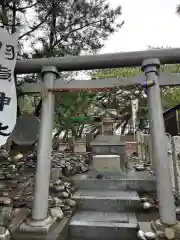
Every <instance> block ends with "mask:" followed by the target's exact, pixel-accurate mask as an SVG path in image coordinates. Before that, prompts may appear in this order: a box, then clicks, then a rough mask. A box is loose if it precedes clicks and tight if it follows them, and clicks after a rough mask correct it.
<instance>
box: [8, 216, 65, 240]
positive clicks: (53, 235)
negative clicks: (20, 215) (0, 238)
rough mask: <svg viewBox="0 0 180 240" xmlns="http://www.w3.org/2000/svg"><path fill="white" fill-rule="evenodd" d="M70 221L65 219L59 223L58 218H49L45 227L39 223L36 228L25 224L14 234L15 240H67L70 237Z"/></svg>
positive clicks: (45, 222)
mask: <svg viewBox="0 0 180 240" xmlns="http://www.w3.org/2000/svg"><path fill="white" fill-rule="evenodd" d="M68 224H69V219H68V218H63V219H62V220H60V221H58V220H56V218H47V219H46V220H45V221H44V225H43V224H42V222H41V223H39V225H38V222H36V223H35V225H34V226H32V225H31V223H30V224H29V223H28V222H23V223H22V224H21V226H20V228H19V229H18V230H17V231H16V232H14V233H13V236H12V239H13V240H45V239H46V240H47V239H52V240H57V239H59V240H60V239H61V240H66V239H67V237H68Z"/></svg>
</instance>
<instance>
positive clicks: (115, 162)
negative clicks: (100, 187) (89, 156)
mask: <svg viewBox="0 0 180 240" xmlns="http://www.w3.org/2000/svg"><path fill="white" fill-rule="evenodd" d="M93 168H94V170H96V171H97V172H99V173H105V172H108V173H121V172H122V169H121V159H120V156H119V155H95V156H93Z"/></svg>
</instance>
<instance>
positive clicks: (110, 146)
mask: <svg viewBox="0 0 180 240" xmlns="http://www.w3.org/2000/svg"><path fill="white" fill-rule="evenodd" d="M114 123H115V121H114V119H113V118H112V117H111V116H108V114H106V115H105V117H104V118H103V120H102V134H101V135H99V136H97V137H96V139H95V140H94V141H92V142H91V146H92V153H93V155H94V156H93V167H94V169H95V170H96V171H97V172H100V173H105V172H109V173H115V172H116V173H123V172H124V171H125V143H124V142H122V141H120V136H118V135H116V134H114Z"/></svg>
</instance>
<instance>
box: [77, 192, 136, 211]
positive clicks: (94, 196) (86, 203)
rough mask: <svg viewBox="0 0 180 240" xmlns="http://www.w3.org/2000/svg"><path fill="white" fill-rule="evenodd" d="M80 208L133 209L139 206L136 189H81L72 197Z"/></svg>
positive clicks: (95, 209) (93, 209)
mask: <svg viewBox="0 0 180 240" xmlns="http://www.w3.org/2000/svg"><path fill="white" fill-rule="evenodd" d="M72 198H73V199H74V200H75V201H76V203H77V206H78V209H81V210H89V211H101V212H116V211H117V212H120V211H131V210H134V209H136V208H137V207H139V204H140V198H139V195H138V194H137V192H135V191H103V190H102V191H100V190H90V191H89V190H79V191H77V192H76V193H75V194H74V195H73V197H72Z"/></svg>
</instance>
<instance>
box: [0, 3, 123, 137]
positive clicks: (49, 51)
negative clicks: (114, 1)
mask: <svg viewBox="0 0 180 240" xmlns="http://www.w3.org/2000/svg"><path fill="white" fill-rule="evenodd" d="M0 9H1V11H0V23H1V24H2V25H5V26H8V27H9V31H10V32H14V31H15V27H16V26H20V27H21V28H20V30H21V36H20V38H19V44H20V47H21V48H20V49H21V51H20V52H19V58H30V57H33V58H41V57H53V56H56V57H59V56H66V55H79V54H80V53H81V52H93V53H95V52H96V51H97V50H99V49H100V48H101V47H102V46H103V41H104V40H106V39H107V38H108V37H109V35H110V34H112V33H114V32H115V31H117V30H119V29H120V27H121V26H122V24H123V22H122V23H121V24H118V23H117V22H116V20H117V18H118V17H119V16H120V15H121V7H120V6H119V7H117V8H115V9H112V8H111V7H110V5H109V3H108V1H107V0H96V1H94V0H61V1H57V0H16V1H14V0H12V1H11V0H10V1H4V0H2V1H0ZM28 12H29V13H31V14H32V16H31V17H29V16H30V14H28ZM25 44H26V46H28V49H26V48H25ZM61 76H62V77H63V78H65V79H66V78H68V79H69V78H70V79H71V78H72V74H71V73H69V74H68V76H65V75H64V73H62V74H61ZM35 78H36V75H35V76H34V75H30V76H29V75H28V76H25V77H24V78H21V79H19V78H18V79H17V81H18V82H21V83H22V81H28V82H31V81H32V82H34V81H35V80H34V79H35ZM94 99H96V100H95V101H94ZM97 99H101V96H100V95H98V94H94V93H80V94H78V93H59V94H57V96H56V108H55V121H54V126H55V128H56V129H57V130H58V131H59V133H60V132H61V130H62V131H64V132H65V134H64V135H65V136H67V135H68V134H70V135H73V136H81V134H82V132H83V129H84V127H86V128H87V127H89V126H83V124H74V123H72V122H71V121H70V117H71V116H74V115H76V114H81V115H83V114H84V115H86V114H89V113H90V114H91V115H93V114H94V112H95V111H94V106H95V103H96V105H98V104H97V103H98V102H97ZM23 102H24V105H23V106H22V110H23V111H26V109H31V110H32V109H34V106H36V105H37V104H35V105H34V102H33V98H32V97H29V96H25V97H24V101H23ZM99 104H101V103H99ZM98 106H99V105H98ZM98 111H99V110H98Z"/></svg>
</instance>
